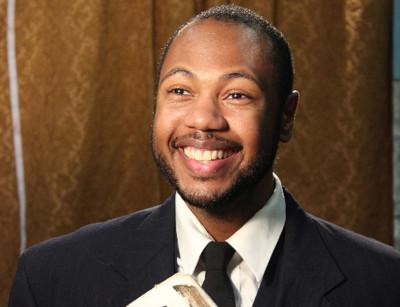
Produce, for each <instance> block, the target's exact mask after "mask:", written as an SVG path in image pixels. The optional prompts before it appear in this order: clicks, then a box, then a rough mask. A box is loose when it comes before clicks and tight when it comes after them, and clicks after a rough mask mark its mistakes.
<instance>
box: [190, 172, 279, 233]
mask: <svg viewBox="0 0 400 307" xmlns="http://www.w3.org/2000/svg"><path fill="white" fill-rule="evenodd" d="M274 187H275V184H274V179H273V176H272V172H269V173H268V174H266V176H265V177H264V178H263V179H262V180H261V181H260V182H259V183H258V184H257V185H255V186H254V187H252V188H251V189H250V190H248V191H247V192H246V193H241V195H238V197H236V198H234V199H232V202H231V203H230V204H229V206H226V207H224V208H221V210H207V209H203V208H199V207H195V206H191V205H189V208H190V210H191V211H192V212H193V214H194V215H195V216H196V217H197V219H198V220H199V221H200V223H201V224H202V225H203V226H204V228H205V229H206V230H207V231H208V233H209V234H210V235H211V236H212V237H213V238H214V239H215V240H216V241H225V240H226V239H228V238H229V237H230V236H232V235H233V234H234V233H235V232H236V231H237V230H239V229H240V227H242V226H243V225H244V224H245V223H246V222H247V221H248V220H249V219H250V218H251V217H252V216H253V215H254V214H255V213H256V212H257V211H258V210H260V209H261V208H262V207H263V206H264V205H265V203H266V202H267V200H268V199H269V198H270V197H271V195H272V192H273V191H274Z"/></svg>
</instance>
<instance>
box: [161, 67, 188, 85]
mask: <svg viewBox="0 0 400 307" xmlns="http://www.w3.org/2000/svg"><path fill="white" fill-rule="evenodd" d="M176 74H184V75H185V76H187V77H189V78H193V77H194V75H193V73H192V72H190V71H189V70H187V69H185V68H182V67H176V68H173V69H171V70H170V71H169V72H168V73H167V74H166V75H165V76H164V77H162V79H161V80H160V84H161V83H163V81H164V80H165V79H167V78H168V77H171V76H173V75H176Z"/></svg>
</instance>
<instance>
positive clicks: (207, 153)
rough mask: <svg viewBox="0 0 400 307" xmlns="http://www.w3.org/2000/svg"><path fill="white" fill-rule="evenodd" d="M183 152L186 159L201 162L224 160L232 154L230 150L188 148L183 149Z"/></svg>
mask: <svg viewBox="0 0 400 307" xmlns="http://www.w3.org/2000/svg"><path fill="white" fill-rule="evenodd" d="M183 152H184V154H185V156H186V157H187V158H189V159H191V160H196V161H202V162H204V161H214V160H222V159H226V158H228V157H230V156H231V155H232V154H233V151H230V150H205V149H197V148H194V147H190V146H187V147H184V148H183Z"/></svg>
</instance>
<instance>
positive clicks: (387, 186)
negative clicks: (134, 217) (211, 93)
mask: <svg viewBox="0 0 400 307" xmlns="http://www.w3.org/2000/svg"><path fill="white" fill-rule="evenodd" d="M227 2H229V1H218V0H209V1H205V0H190V1H189V0H187V1H181V0H164V1H161V0H153V1H144V0H142V1H140V0H135V1H129V0H115V1H114V0H113V1H108V0H75V1H65V0H64V1H53V0H29V1H28V0H17V1H16V30H15V35H16V53H17V68H18V83H19V98H20V114H21V125H22V141H23V154H24V167H25V184H26V200H27V201H26V208H27V213H26V219H27V239H28V246H29V245H32V244H34V243H37V242H39V241H42V240H45V239H47V238H49V237H53V236H56V235H60V234H63V233H66V232H69V231H72V230H74V229H76V228H78V227H79V226H81V225H84V224H87V223H90V222H95V221H100V220H105V219H108V218H111V217H114V216H118V215H122V214H126V213H128V212H132V211H135V210H138V209H141V208H145V207H149V206H152V205H154V204H157V203H159V202H160V201H162V200H163V199H164V198H165V197H166V195H168V194H169V193H170V189H169V187H168V186H167V185H166V183H165V181H164V179H162V178H161V176H160V175H159V173H158V172H157V170H156V168H155V166H154V164H153V161H152V157H151V151H150V147H149V132H150V125H151V118H152V103H153V102H152V97H153V86H154V72H155V65H156V62H157V56H158V54H159V50H160V48H161V46H162V44H163V42H164V41H165V40H166V38H167V37H168V36H169V35H170V33H171V32H172V31H173V30H174V29H175V28H176V27H177V26H178V25H179V24H180V23H181V22H183V21H184V20H186V19H187V18H188V17H189V16H191V15H192V14H194V13H196V12H198V11H200V10H202V9H206V8H208V7H210V6H213V5H215V4H221V3H227ZM233 2H235V3H237V4H241V5H243V6H247V7H249V8H252V9H255V10H256V11H257V12H259V13H260V14H262V15H264V16H265V17H267V18H268V19H270V20H271V21H272V22H273V23H274V24H275V25H277V26H278V28H279V29H281V30H282V31H283V32H284V33H285V34H286V35H287V37H288V39H289V42H290V43H291V46H292V49H293V52H294V59H295V64H296V88H298V89H299V90H300V92H301V94H302V97H301V105H300V110H299V114H298V117H297V124H296V132H295V135H294V139H293V140H292V141H291V142H290V143H289V144H288V145H284V146H282V148H281V151H280V155H279V160H278V162H277V172H278V174H279V175H280V177H281V179H282V180H283V182H284V184H286V185H287V186H288V188H289V189H290V190H291V191H292V192H293V193H294V194H295V196H296V197H297V199H298V200H299V201H300V202H301V203H302V205H303V206H304V207H305V208H306V209H307V210H309V211H311V212H312V213H314V214H316V215H319V216H322V217H325V218H327V219H329V220H331V221H333V222H335V223H338V224H340V225H343V226H346V227H349V228H351V229H354V230H356V231H358V232H360V233H363V234H366V235H369V236H372V237H375V238H377V239H378V240H381V241H384V242H387V243H391V240H392V190H391V189H392V188H391V182H392V179H391V168H392V165H391V146H392V142H391V128H390V127H391V120H390V118H391V114H390V110H391V106H390V94H389V93H390V91H389V90H390V88H389V85H390V34H391V1H389V0H387V1H386V0H385V1H369V0H341V1H320V0H300V1H291V0H275V1H273V0H260V1H250V0H247V1H246V0H242V1H233ZM6 15H7V0H0V30H1V35H0V73H1V75H0V87H1V88H0V146H1V147H0V199H1V202H0V221H1V223H0V231H1V234H2V235H1V237H0V250H1V252H0V253H1V254H0V255H1V261H0V276H1V278H0V305H5V304H6V298H7V295H8V291H9V286H10V282H11V279H12V276H13V274H14V272H15V267H16V262H17V256H18V246H19V236H20V234H19V209H18V197H17V185H16V175H15V162H14V159H15V158H14V147H13V133H14V131H13V127H12V120H11V110H10V97H9V90H8V87H9V80H8V77H9V74H8V69H7V40H6V30H7V29H6Z"/></svg>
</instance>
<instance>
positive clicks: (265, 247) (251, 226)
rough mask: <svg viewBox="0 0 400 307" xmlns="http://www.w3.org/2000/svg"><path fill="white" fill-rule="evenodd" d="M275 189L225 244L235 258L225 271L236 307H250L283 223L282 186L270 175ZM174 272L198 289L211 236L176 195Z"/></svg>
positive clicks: (201, 280) (202, 278) (284, 213)
mask: <svg viewBox="0 0 400 307" xmlns="http://www.w3.org/2000/svg"><path fill="white" fill-rule="evenodd" d="M274 179H275V189H274V191H273V193H272V195H271V197H270V198H269V200H268V201H267V203H266V204H265V205H264V206H263V207H262V208H261V209H260V210H259V211H258V212H257V213H256V214H255V215H254V216H253V217H252V218H251V219H249V220H248V221H247V222H246V223H245V224H244V225H243V226H242V227H241V228H240V229H239V230H237V231H236V232H235V233H234V234H233V235H232V236H231V237H230V238H228V240H226V241H227V242H228V243H229V244H230V245H231V246H232V247H233V248H234V249H235V251H236V252H235V254H234V255H233V257H232V260H231V261H230V262H229V264H228V267H227V272H228V275H229V277H230V279H231V281H232V286H233V290H234V294H235V301H236V306H237V307H251V306H252V305H253V302H254V299H255V297H256V295H257V291H258V288H259V287H260V284H261V281H262V277H263V275H264V272H265V270H266V268H267V265H268V262H269V260H270V259H271V256H272V252H273V251H274V248H275V246H276V244H277V243H278V240H279V236H280V234H281V233H282V230H283V226H284V224H285V220H286V210H285V198H284V195H283V190H282V184H281V182H280V180H279V178H278V177H277V176H276V175H275V174H274ZM175 203H176V233H177V240H178V249H179V255H178V259H177V264H178V271H179V272H183V273H186V274H189V275H192V276H193V277H194V278H195V279H196V281H197V282H198V283H199V284H200V285H201V284H202V283H203V282H204V278H205V268H204V264H203V262H202V260H201V259H200V256H201V253H202V252H203V249H204V248H205V247H206V245H207V244H208V242H210V241H213V238H212V237H211V235H210V234H209V233H208V232H207V230H206V229H205V228H204V227H203V225H202V224H201V223H200V222H199V221H198V219H197V218H196V216H195V215H194V214H193V213H192V211H191V210H190V209H189V208H188V206H187V205H186V203H185V201H184V200H183V199H182V197H181V196H180V195H179V194H178V193H176V197H175Z"/></svg>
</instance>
